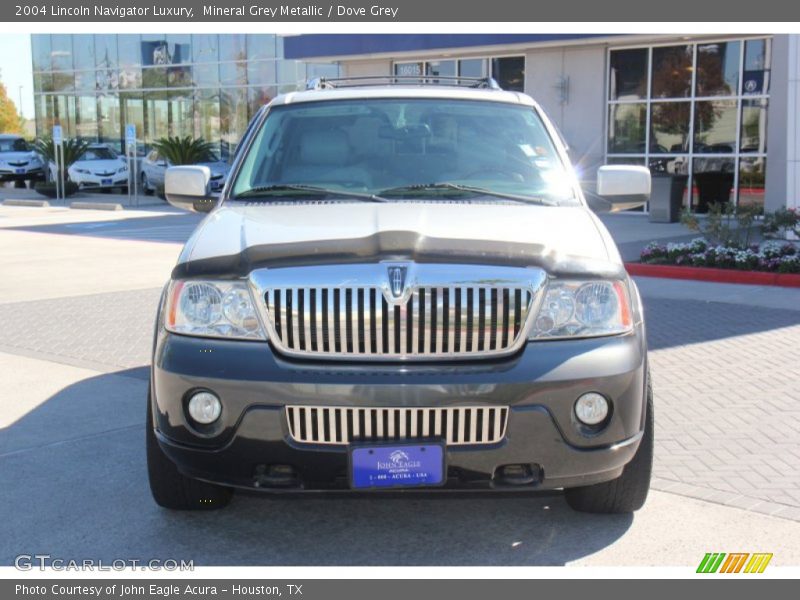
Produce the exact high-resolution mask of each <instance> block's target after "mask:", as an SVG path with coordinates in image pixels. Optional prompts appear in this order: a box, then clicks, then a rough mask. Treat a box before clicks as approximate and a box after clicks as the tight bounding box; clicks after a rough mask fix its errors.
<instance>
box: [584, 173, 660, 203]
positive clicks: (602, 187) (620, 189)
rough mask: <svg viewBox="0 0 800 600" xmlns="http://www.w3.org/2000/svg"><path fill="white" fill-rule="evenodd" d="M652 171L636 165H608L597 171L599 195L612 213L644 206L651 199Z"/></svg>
mask: <svg viewBox="0 0 800 600" xmlns="http://www.w3.org/2000/svg"><path fill="white" fill-rule="evenodd" d="M650 187H651V181H650V169H648V168H647V167H640V166H636V165H606V166H603V167H600V168H599V169H598V170H597V195H598V196H600V197H601V198H602V199H603V201H604V202H605V203H607V204H608V205H609V206H608V207H605V208H607V210H608V211H610V212H617V211H620V210H628V209H630V208H638V207H640V206H643V205H644V204H645V203H646V202H647V200H648V198H650Z"/></svg>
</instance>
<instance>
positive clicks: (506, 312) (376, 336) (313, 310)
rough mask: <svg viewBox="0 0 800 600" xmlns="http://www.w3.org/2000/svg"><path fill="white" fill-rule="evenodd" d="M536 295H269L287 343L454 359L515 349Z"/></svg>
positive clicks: (490, 291)
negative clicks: (399, 299)
mask: <svg viewBox="0 0 800 600" xmlns="http://www.w3.org/2000/svg"><path fill="white" fill-rule="evenodd" d="M531 299H532V294H531V292H530V291H529V290H526V289H520V288H516V289H515V288H489V287H431V288H427V287H425V288H418V289H415V290H414V291H413V292H412V293H411V294H410V296H409V298H408V300H407V301H406V302H404V303H402V304H392V303H390V302H388V301H387V299H386V297H385V296H384V294H383V292H382V290H381V289H379V288H377V287H371V288H370V287H359V288H350V287H348V288H332V287H322V288H317V287H304V288H291V289H274V290H269V291H268V292H267V293H266V304H267V310H268V314H269V316H270V321H271V324H272V326H273V329H274V331H275V334H276V336H277V339H279V340H280V345H281V346H282V347H284V348H286V349H288V350H291V351H295V352H302V353H312V354H320V355H332V354H337V355H349V356H375V355H379V356H387V357H407V356H447V355H454V356H456V355H469V354H488V353H493V352H498V351H504V350H507V349H508V348H510V347H512V346H513V345H514V343H515V342H516V340H517V337H518V336H519V334H520V331H521V329H522V327H523V325H524V323H525V321H526V318H527V314H528V311H529V309H530V305H531Z"/></svg>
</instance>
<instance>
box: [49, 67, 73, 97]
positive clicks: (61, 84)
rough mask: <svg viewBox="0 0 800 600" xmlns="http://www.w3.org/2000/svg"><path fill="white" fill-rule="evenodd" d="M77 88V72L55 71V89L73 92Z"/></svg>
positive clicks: (56, 90) (55, 90)
mask: <svg viewBox="0 0 800 600" xmlns="http://www.w3.org/2000/svg"><path fill="white" fill-rule="evenodd" d="M74 89H75V74H74V72H73V71H59V72H56V73H53V91H54V92H71V91H73V90H74Z"/></svg>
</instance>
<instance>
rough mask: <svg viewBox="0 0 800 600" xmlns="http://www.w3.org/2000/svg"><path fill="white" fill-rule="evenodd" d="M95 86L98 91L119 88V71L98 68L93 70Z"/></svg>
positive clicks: (109, 90)
mask: <svg viewBox="0 0 800 600" xmlns="http://www.w3.org/2000/svg"><path fill="white" fill-rule="evenodd" d="M95 82H96V83H95V86H96V89H97V91H98V92H101V93H103V92H111V91H117V90H118V89H119V71H117V70H116V69H98V70H97V71H95Z"/></svg>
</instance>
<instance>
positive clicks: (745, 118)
mask: <svg viewBox="0 0 800 600" xmlns="http://www.w3.org/2000/svg"><path fill="white" fill-rule="evenodd" d="M768 104H769V101H768V100H766V99H764V98H761V99H757V100H743V101H742V131H741V133H740V135H739V151H740V152H758V153H759V154H766V152H767V106H768Z"/></svg>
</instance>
